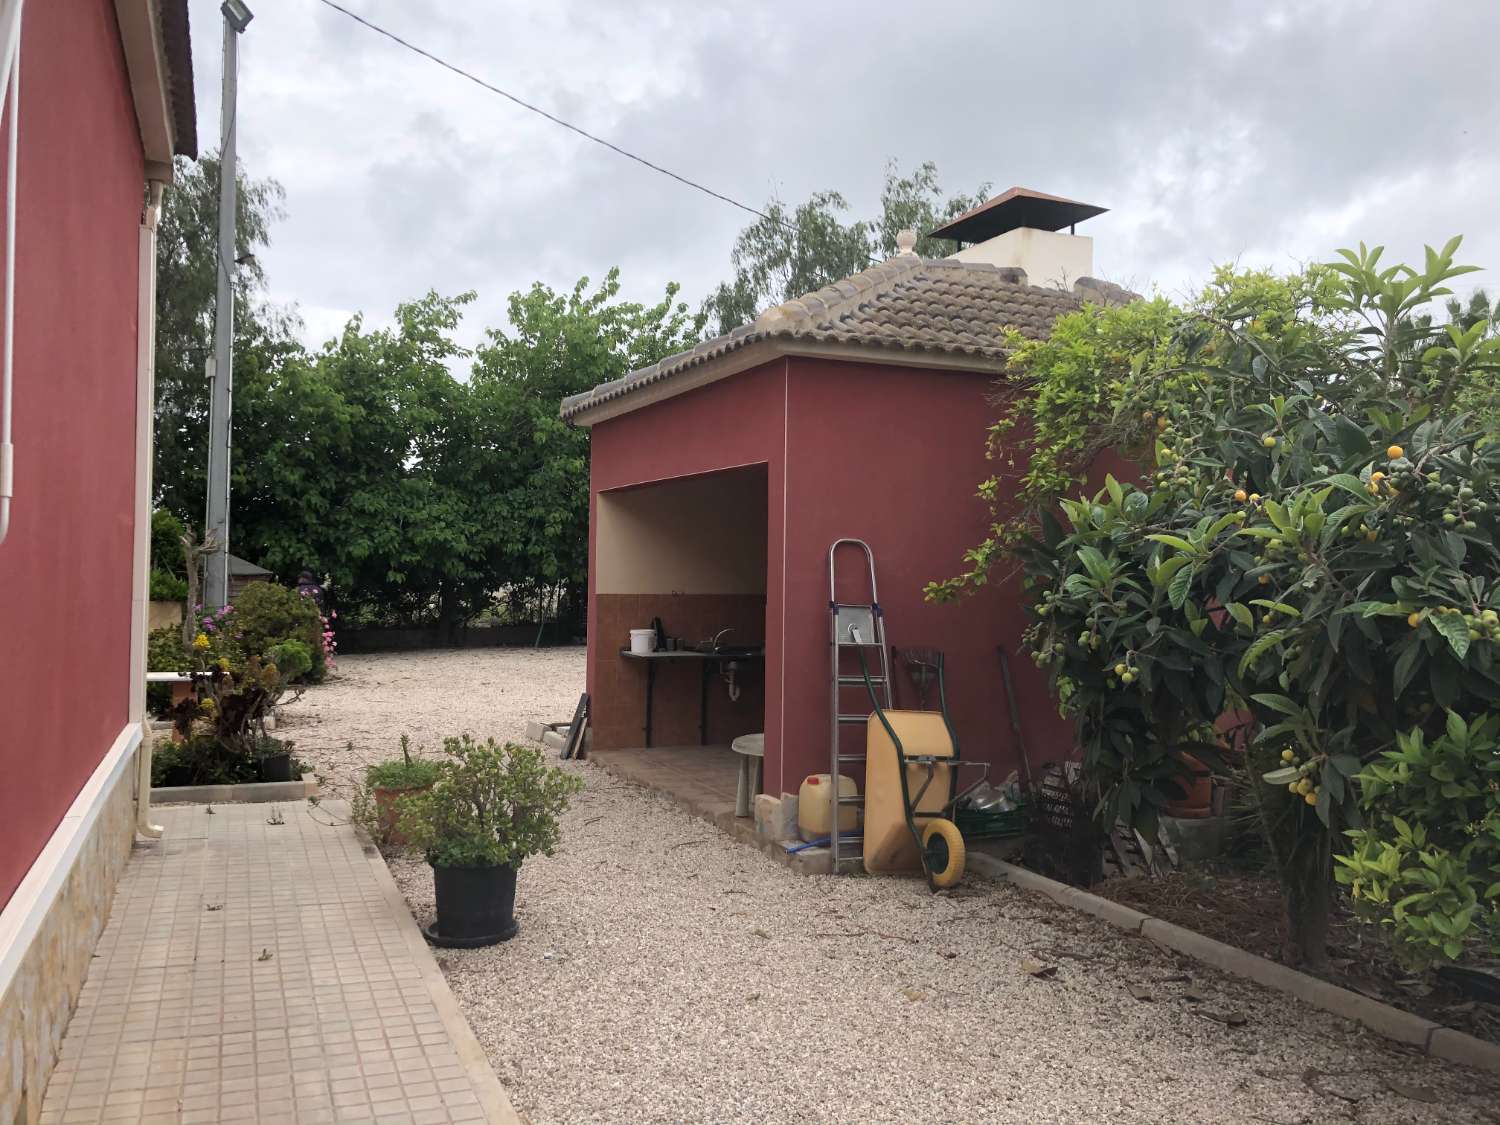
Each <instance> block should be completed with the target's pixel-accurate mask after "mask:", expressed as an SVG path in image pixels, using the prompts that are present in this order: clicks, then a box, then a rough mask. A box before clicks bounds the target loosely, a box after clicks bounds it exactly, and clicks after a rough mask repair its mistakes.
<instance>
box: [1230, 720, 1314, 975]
mask: <svg viewBox="0 0 1500 1125" xmlns="http://www.w3.org/2000/svg"><path fill="white" fill-rule="evenodd" d="M1245 764H1246V768H1247V770H1248V771H1249V773H1250V784H1251V789H1252V792H1253V793H1254V794H1255V801H1256V808H1257V811H1258V813H1259V818H1260V826H1261V832H1262V833H1263V835H1264V836H1265V840H1266V844H1267V846H1269V848H1270V850H1271V856H1272V858H1273V859H1274V861H1275V864H1276V876H1277V879H1278V880H1279V882H1280V883H1281V898H1282V905H1283V907H1284V909H1285V919H1286V938H1285V941H1284V943H1283V946H1282V959H1283V960H1284V961H1285V962H1286V963H1287V964H1289V965H1300V966H1305V967H1307V968H1310V969H1322V968H1324V967H1326V966H1327V964H1328V922H1329V913H1330V911H1331V910H1332V907H1333V895H1332V882H1333V858H1332V850H1331V847H1330V837H1329V833H1328V831H1327V830H1326V829H1325V828H1324V827H1323V825H1322V823H1321V822H1320V821H1318V820H1317V816H1316V814H1315V813H1314V812H1313V810H1312V808H1311V807H1310V806H1308V805H1307V804H1306V803H1304V802H1303V801H1302V799H1301V798H1300V797H1295V796H1293V795H1292V794H1289V793H1288V792H1287V791H1286V789H1285V787H1283V786H1275V785H1267V784H1266V783H1265V782H1263V781H1261V779H1260V778H1261V774H1262V772H1264V771H1265V770H1269V769H1273V768H1275V766H1276V765H1279V764H1280V763H1279V762H1278V761H1276V760H1275V759H1274V756H1273V755H1272V754H1271V753H1269V752H1267V751H1264V750H1252V751H1251V752H1250V753H1248V754H1247V755H1246V759H1245Z"/></svg>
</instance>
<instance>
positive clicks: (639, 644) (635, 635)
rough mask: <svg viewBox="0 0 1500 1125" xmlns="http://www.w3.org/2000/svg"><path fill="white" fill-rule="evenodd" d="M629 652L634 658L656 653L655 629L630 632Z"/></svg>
mask: <svg viewBox="0 0 1500 1125" xmlns="http://www.w3.org/2000/svg"><path fill="white" fill-rule="evenodd" d="M630 651H631V652H632V653H634V654H635V655H636V656H645V655H647V654H648V653H652V652H655V651H656V630H655V629H632V630H630Z"/></svg>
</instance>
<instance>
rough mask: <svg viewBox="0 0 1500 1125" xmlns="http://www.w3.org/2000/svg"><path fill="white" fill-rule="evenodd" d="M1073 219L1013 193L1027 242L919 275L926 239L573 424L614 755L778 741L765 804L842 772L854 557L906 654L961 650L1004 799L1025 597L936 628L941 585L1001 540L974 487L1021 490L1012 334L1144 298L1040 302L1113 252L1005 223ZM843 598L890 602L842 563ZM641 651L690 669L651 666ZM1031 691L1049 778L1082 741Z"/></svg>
mask: <svg viewBox="0 0 1500 1125" xmlns="http://www.w3.org/2000/svg"><path fill="white" fill-rule="evenodd" d="M1039 198H1040V199H1043V200H1053V201H1054V203H1052V204H1049V207H1050V208H1051V209H1050V210H1046V211H1039V210H1038V209H1037V204H1036V200H1037V199H1039ZM1061 204H1071V201H1068V200H1059V199H1057V197H1042V196H1039V194H1038V193H1029V192H1025V191H1024V190H1022V189H1013V190H1012V192H1007V193H1006V195H1005V196H1002V197H1000V198H999V200H997V201H996V206H995V207H986V208H981V209H980V210H981V211H983V212H984V215H983V223H984V224H986V229H987V230H988V229H989V228H997V229H998V228H1004V229H1001V231H1000V233H999V234H998V235H996V236H995V237H993V238H988V239H981V240H979V241H978V242H977V243H976V244H975V245H971V246H968V247H966V248H964V249H962V250H960V251H959V253H958V254H957V255H956V256H954V257H952V258H944V259H939V260H931V259H924V258H920V257H918V256H917V255H915V254H914V253H912V252H911V247H912V245H913V244H914V242H915V236H914V235H913V234H911V232H905V233H904V235H903V237H902V239H901V240H900V243H899V245H900V247H901V252H900V253H898V254H897V255H896V256H894V257H892V258H891V259H889V260H887V261H884V262H881V263H879V264H877V265H874V266H872V267H871V268H869V269H867V270H865V271H863V272H862V273H859V274H856V275H854V276H853V277H849V278H846V279H844V280H842V281H839V282H836V283H834V284H832V285H829V286H827V287H825V288H823V289H820V290H819V291H817V292H816V293H811V294H808V295H806V296H803V297H799V298H797V299H795V300H790V301H786V302H784V303H782V304H779V305H776V306H775V307H773V308H770V309H768V310H766V311H765V312H764V313H762V314H761V315H760V316H759V317H758V318H757V319H756V320H755V322H754V323H753V324H748V325H745V326H743V327H740V328H737V329H735V330H734V331H732V332H730V333H728V334H727V335H724V336H720V337H718V338H716V339H712V340H707V341H705V342H703V343H700V344H698V345H697V346H696V347H694V348H692V349H691V350H689V351H685V352H682V353H680V354H677V355H674V356H670V357H668V358H666V359H664V360H662V361H661V362H659V363H656V364H653V365H651V366H650V367H647V368H644V369H642V370H640V371H635V372H632V373H631V374H630V375H628V376H627V377H625V378H623V379H620V380H617V381H614V382H611V383H606V384H603V385H601V386H598V387H595V388H593V389H592V390H590V391H588V392H586V393H584V394H580V395H575V396H573V397H571V398H569V399H567V400H565V401H564V403H563V405H562V416H563V418H564V419H566V420H567V421H569V422H570V423H572V424H574V425H579V426H587V427H589V428H590V430H591V450H592V453H591V456H592V466H591V484H590V521H589V606H588V622H589V629H588V634H589V635H588V644H589V652H588V690H589V692H590V695H591V719H590V723H591V726H590V752H591V753H597V754H600V755H603V754H607V753H610V752H615V751H621V750H635V751H644V748H647V747H651V748H668V747H670V748H677V750H678V752H679V753H681V750H682V748H685V747H695V746H701V747H704V753H705V754H713V753H719V754H723V753H725V750H723V749H720V750H717V751H716V750H714V749H713V748H715V747H718V748H727V747H728V746H729V744H730V743H731V742H732V741H733V740H734V739H735V738H737V737H739V736H742V735H746V734H754V733H761V732H764V734H765V740H764V754H765V757H764V767H763V774H762V782H761V786H760V788H761V789H762V791H763V792H765V793H768V794H772V795H781V794H795V793H796V792H797V791H798V789H799V787H800V785H801V784H802V782H803V780H804V778H805V777H807V776H808V775H810V774H818V773H828V772H830V757H831V752H832V747H831V738H830V712H831V710H832V707H833V702H834V700H833V695H834V693H835V692H836V691H839V690H843V691H844V692H845V693H846V694H845V695H844V696H843V698H844V699H846V700H848V701H849V702H850V703H851V705H852V704H853V703H854V702H857V700H856V695H857V694H858V693H859V692H862V691H863V690H864V689H863V687H862V686H861V687H858V688H850V687H847V686H846V687H845V688H844V689H838V688H836V687H835V686H834V684H833V683H832V673H831V667H830V660H829V638H830V625H829V610H828V607H829V601H830V589H829V565H828V556H829V549H830V546H831V545H832V544H833V542H834V541H835V540H838V539H841V538H854V539H860V540H863V541H865V542H866V543H868V544H869V545H870V547H871V548H872V550H873V552H874V556H875V562H876V567H877V576H878V580H879V587H880V591H879V592H880V603H881V606H882V609H883V611H884V615H885V622H886V630H887V636H888V640H889V643H890V644H891V645H892V646H893V647H894V648H896V649H897V650H900V649H903V648H908V647H920V648H935V649H940V650H942V651H943V652H944V654H945V657H946V663H947V670H948V705H949V710H950V713H951V716H952V719H953V723H954V727H955V730H956V734H957V737H958V740H959V743H960V745H961V747H962V750H963V754H964V756H965V757H966V758H974V759H978V760H984V761H988V762H990V763H991V764H992V766H993V774H995V775H998V777H1000V778H1003V777H1004V776H1005V775H1006V774H1007V773H1009V772H1010V770H1012V769H1014V768H1019V766H1020V758H1019V748H1018V745H1017V743H1016V740H1015V738H1014V735H1013V734H1012V729H1011V725H1010V721H1009V717H1008V712H1007V699H1006V695H1005V692H1004V690H1003V687H1002V678H1001V668H1000V661H999V656H998V653H997V651H996V646H997V645H999V644H1002V643H1003V644H1005V645H1006V646H1007V648H1008V649H1009V650H1010V652H1011V654H1012V656H1015V655H1017V645H1018V643H1019V639H1020V635H1021V631H1022V629H1023V628H1024V626H1025V622H1024V616H1023V611H1022V603H1021V599H1020V596H1019V595H1020V591H1019V589H1018V588H1017V587H1016V586H1015V585H1014V584H1010V583H999V584H996V585H993V586H990V587H988V588H983V589H981V590H979V591H978V592H977V593H975V594H974V595H973V596H972V597H969V598H967V599H965V600H963V601H961V602H959V603H957V604H948V605H936V604H933V603H930V602H929V601H927V600H926V599H925V598H924V596H923V588H924V587H925V585H926V584H927V583H928V582H930V581H932V580H934V579H938V578H944V577H947V576H949V575H951V574H953V573H955V572H957V571H958V570H960V569H961V568H962V566H963V556H964V552H965V551H966V550H968V549H969V548H970V547H972V546H973V545H974V544H976V543H977V542H979V541H980V540H981V539H983V538H984V536H985V532H986V528H987V526H988V524H989V521H990V513H989V510H988V507H987V505H986V504H985V502H984V501H982V500H981V499H979V498H978V497H977V496H976V494H975V488H976V485H977V484H978V482H980V481H981V480H984V479H986V478H987V477H989V476H990V475H992V474H993V473H994V472H995V468H996V466H995V465H994V464H993V463H992V462H991V460H990V459H989V456H988V445H987V439H988V434H989V428H990V426H991V424H992V423H993V421H994V409H993V407H992V405H991V402H990V400H991V397H992V395H993V393H994V384H995V381H996V380H997V379H999V378H1001V377H1003V375H1004V372H1005V368H1006V339H1007V335H1008V332H1009V331H1010V330H1015V331H1018V332H1020V333H1021V334H1022V335H1024V336H1027V337H1032V338H1037V337H1041V336H1044V335H1045V334H1046V333H1047V332H1048V331H1049V330H1050V327H1051V325H1052V323H1053V321H1054V320H1055V319H1056V318H1057V317H1058V316H1060V315H1062V314H1064V313H1066V312H1068V311H1070V310H1073V309H1077V308H1079V307H1081V306H1082V305H1083V304H1084V303H1113V302H1118V301H1123V300H1126V299H1129V297H1130V294H1128V293H1127V292H1126V291H1125V290H1123V289H1121V288H1119V287H1118V286H1115V285H1111V284H1108V283H1106V282H1102V281H1098V280H1095V279H1093V278H1091V277H1088V276H1084V275H1081V274H1080V276H1077V277H1076V278H1075V279H1073V280H1072V281H1071V282H1069V283H1067V284H1066V285H1062V284H1037V283H1034V282H1035V280H1036V274H1035V272H1034V271H1036V270H1037V269H1038V268H1041V269H1044V270H1045V269H1048V268H1050V267H1051V266H1052V265H1054V264H1056V263H1062V264H1063V267H1064V270H1066V269H1067V268H1068V263H1076V262H1080V261H1084V260H1086V258H1091V253H1092V246H1091V242H1090V241H1089V240H1087V239H1080V238H1079V236H1077V235H1072V234H1062V233H1058V232H1057V231H1055V230H1043V229H1039V228H1030V227H1025V226H1020V227H1017V226H1015V225H1011V226H1008V227H1007V226H1006V225H1005V216H1006V214H1007V211H1006V208H1007V207H1009V208H1011V209H1012V210H1015V209H1017V208H1022V207H1025V208H1029V210H1028V211H1027V212H1026V214H1027V216H1031V215H1037V214H1053V215H1059V216H1061V219H1060V220H1059V221H1060V222H1061V223H1063V224H1064V225H1066V224H1067V223H1068V221H1069V216H1072V217H1073V221H1077V217H1078V215H1079V214H1080V212H1079V211H1078V210H1077V208H1083V207H1086V205H1082V204H1074V205H1072V207H1073V209H1072V210H1070V209H1069V208H1067V207H1062V206H1059V205H1061ZM1099 210H1100V209H1098V208H1093V209H1091V210H1089V212H1088V213H1090V214H1095V213H1098V211H1099ZM997 212H998V214H997ZM1083 217H1087V216H1086V215H1084V216H1083ZM1030 221H1038V220H1035V219H1032V220H1030ZM1018 236H1019V238H1018ZM950 237H952V236H950ZM957 237H959V238H960V239H962V238H963V236H962V233H960V235H958V236H957ZM1057 239H1062V240H1068V239H1073V240H1076V242H1082V243H1087V244H1088V245H1086V246H1079V245H1077V244H1075V243H1069V242H1062V243H1057V242H1055V241H1054V240H1057ZM997 242H999V243H1004V245H1003V246H1002V247H995V246H992V245H991V243H997ZM1028 255H1030V257H1028ZM1007 259H1009V260H1007ZM999 455H1000V456H1001V457H1002V458H1004V457H1006V456H1007V454H1006V451H1004V450H1001V451H1000V454H999ZM846 578H847V583H845V580H846ZM857 579H858V581H856V580H857ZM840 583H841V585H840V588H839V590H838V591H837V596H838V600H840V601H861V600H864V601H867V600H868V591H867V589H866V585H865V583H864V582H863V580H862V579H860V575H859V573H858V571H857V568H849V569H848V570H847V573H846V571H845V569H844V568H843V567H842V566H841V570H840ZM642 629H651V630H653V632H652V635H651V636H650V637H644V638H642V639H643V641H644V642H645V643H647V644H648V645H649V644H652V643H658V642H659V641H661V640H665V641H666V642H667V645H668V646H669V648H671V649H672V650H674V651H668V652H666V653H663V654H660V655H657V656H655V657H652V658H644V659H643V658H641V657H640V656H639V655H636V656H632V655H631V654H630V653H629V648H630V645H631V630H642ZM716 636H717V637H718V645H719V647H720V648H721V649H723V648H728V649H732V650H734V652H735V653H737V654H738V659H736V660H735V661H734V662H733V665H734V666H733V668H732V672H733V675H732V677H731V676H730V674H729V673H730V671H731V669H729V668H728V662H727V661H725V660H703V659H701V654H699V653H697V652H695V651H691V650H698V649H702V648H703V647H705V646H711V645H712V644H713V643H714V638H715V637H716ZM685 650H689V651H685ZM674 652H675V654H674ZM1011 671H1012V675H1013V676H1014V679H1015V688H1016V693H1017V700H1016V701H1017V703H1018V705H1019V707H1020V712H1021V720H1022V724H1023V727H1024V729H1025V734H1026V738H1027V742H1028V747H1029V749H1030V750H1031V751H1032V754H1033V757H1034V759H1035V760H1042V759H1046V758H1056V757H1061V756H1064V755H1065V754H1066V753H1067V751H1068V749H1069V747H1070V733H1069V731H1068V729H1067V727H1066V725H1065V724H1063V723H1062V722H1061V721H1060V720H1059V718H1058V716H1057V714H1056V710H1055V706H1054V704H1053V703H1052V701H1051V698H1050V695H1049V693H1048V691H1047V690H1046V686H1045V683H1044V682H1043V680H1042V678H1041V677H1040V675H1039V674H1038V673H1037V672H1036V670H1035V669H1034V668H1033V667H1032V665H1031V662H1030V661H1029V660H1020V659H1013V660H1012V661H1011ZM731 679H732V682H731ZM893 686H894V690H895V695H896V699H897V706H907V707H915V706H917V701H916V700H917V697H916V688H915V686H914V684H913V682H912V680H911V679H910V678H908V677H907V676H906V674H905V672H904V671H903V670H902V667H901V662H900V660H899V659H898V660H897V661H896V663H895V669H894V685H893ZM851 692H853V693H854V694H850V693H851ZM863 709H864V710H868V705H866V706H865V707H864V708H863ZM855 737H856V738H857V737H858V736H857V735H856V736H855ZM855 776H856V781H857V782H858V783H859V784H860V785H861V786H862V785H863V778H862V776H860V775H859V774H858V772H857V771H855Z"/></svg>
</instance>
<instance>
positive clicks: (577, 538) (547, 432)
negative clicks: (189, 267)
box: [232, 271, 698, 634]
mask: <svg viewBox="0 0 1500 1125" xmlns="http://www.w3.org/2000/svg"><path fill="white" fill-rule="evenodd" d="M618 293H619V279H618V276H617V274H616V273H615V272H614V271H611V273H610V274H609V275H608V277H607V278H606V279H605V281H604V282H603V284H601V285H600V286H599V287H597V288H596V289H592V290H591V289H590V287H589V283H588V281H587V279H584V280H582V281H580V282H579V283H578V284H577V285H576V286H575V287H574V288H573V290H572V291H571V292H569V293H566V294H559V293H556V292H554V291H552V290H551V289H549V288H547V287H546V286H543V285H540V284H539V285H536V286H533V287H532V289H530V290H529V291H527V292H524V293H517V294H514V295H513V296H512V298H511V302H510V322H511V323H510V325H509V326H508V327H507V328H504V329H495V330H492V331H490V332H489V333H488V334H487V337H486V343H485V344H484V345H483V346H482V347H481V348H480V349H479V351H478V353H477V355H476V356H475V357H474V363H473V370H472V374H471V376H470V378H469V379H468V381H466V382H461V381H459V380H458V379H455V378H454V377H453V374H452V372H451V368H452V367H453V366H454V365H456V364H460V363H462V362H463V361H464V360H466V359H469V358H470V357H469V354H468V353H467V352H466V351H465V350H464V349H462V348H461V347H459V345H458V344H457V343H456V342H455V341H454V340H453V333H454V331H455V329H456V328H457V327H458V324H459V319H460V317H461V316H462V314H463V309H464V307H465V306H466V305H467V304H468V303H469V302H470V301H471V300H472V298H473V295H472V294H462V295H460V296H458V297H453V298H448V297H442V296H439V295H438V294H435V293H429V294H428V295H427V296H426V297H424V298H423V299H421V300H419V301H413V302H410V303H408V304H405V305H402V306H401V307H400V308H399V309H398V310H397V314H396V321H397V326H396V327H395V328H394V329H378V330H374V331H366V330H365V329H364V325H363V322H362V321H361V320H360V319H359V318H355V319H354V320H353V321H351V322H350V324H349V326H348V327H347V328H346V329H345V331H344V333H343V334H342V336H340V337H339V339H337V340H335V341H332V342H331V343H330V344H328V345H327V346H326V347H325V348H324V349H323V350H322V351H320V352H318V353H317V354H315V355H310V356H309V355H304V354H302V353H300V352H296V351H291V352H286V353H284V354H283V353H277V352H274V351H265V352H262V353H261V355H262V356H264V357H267V359H268V361H269V362H268V365H267V366H266V367H265V368H264V369H260V368H251V369H249V370H247V371H246V372H244V373H243V376H242V380H241V384H240V386H241V388H242V390H243V393H242V394H239V395H238V397H237V402H236V429H235V432H236V449H237V456H236V458H235V461H234V469H233V471H234V484H233V493H232V496H233V503H234V522H233V525H232V526H233V527H234V528H235V542H236V543H237V544H242V545H244V547H245V550H246V551H247V552H249V553H250V554H251V555H252V557H254V558H255V559H256V560H257V561H259V562H260V563H261V564H262V565H264V566H267V567H270V568H271V569H273V570H275V571H277V572H278V573H279V574H282V575H283V576H289V575H292V574H295V573H296V572H297V571H299V570H301V569H302V568H303V567H310V568H312V569H313V570H314V571H316V572H317V573H320V574H322V573H326V574H327V575H329V577H330V578H331V579H332V588H333V591H334V594H335V596H336V597H337V599H338V602H339V609H340V611H341V613H342V615H343V620H345V621H350V620H351V619H352V620H361V619H363V620H368V621H380V622H389V621H401V622H415V621H420V622H429V621H437V622H439V623H440V625H441V626H442V627H443V628H444V629H445V630H447V631H448V632H449V633H450V634H451V633H452V632H453V631H454V630H456V629H457V627H458V626H459V625H461V624H462V623H463V622H465V621H467V620H468V619H469V618H471V617H472V616H474V615H475V614H476V613H477V612H478V611H479V610H481V609H483V608H484V607H486V606H488V605H489V604H490V603H491V602H492V600H493V599H494V597H495V596H496V594H497V593H499V592H501V591H502V590H504V589H507V588H509V589H515V590H528V591H534V590H537V589H546V590H549V591H554V592H558V591H561V592H566V591H568V590H570V589H574V590H581V589H582V582H583V577H584V574H585V573H586V571H587V548H588V437H587V432H586V431H583V430H578V429H574V428H571V427H568V426H566V425H564V424H563V423H562V422H561V421H560V420H559V419H558V407H559V404H560V402H561V400H562V398H563V397H564V396H566V395H568V394H571V393H574V392H575V391H580V390H586V389H588V388H590V387H592V386H594V385H595V384H597V383H601V382H606V381H608V380H610V379H616V378H619V377H620V376H622V375H624V374H625V373H626V372H628V371H630V370H632V369H633V368H636V367H640V366H644V365H646V364H649V363H651V362H653V361H654V360H656V359H659V358H661V357H662V356H663V355H665V354H668V353H671V352H674V351H678V350H681V349H682V348H683V347H686V346H688V344H689V343H690V342H691V340H692V339H693V338H694V337H695V335H696V331H697V324H698V322H697V321H696V320H695V319H694V318H693V317H692V316H691V315H690V314H689V313H688V311H687V309H686V307H685V306H684V305H682V304H681V303H677V302H674V300H673V298H674V297H675V295H676V287H675V286H672V287H669V289H668V291H667V294H666V296H665V297H664V299H663V300H662V301H661V302H659V303H657V304H655V305H650V306H646V305H639V304H634V303H630V302H623V301H620V300H618Z"/></svg>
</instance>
